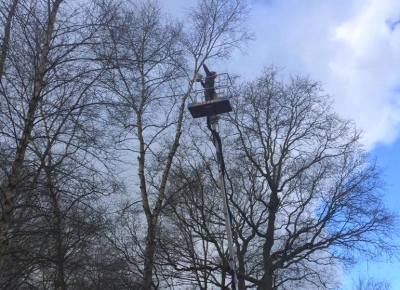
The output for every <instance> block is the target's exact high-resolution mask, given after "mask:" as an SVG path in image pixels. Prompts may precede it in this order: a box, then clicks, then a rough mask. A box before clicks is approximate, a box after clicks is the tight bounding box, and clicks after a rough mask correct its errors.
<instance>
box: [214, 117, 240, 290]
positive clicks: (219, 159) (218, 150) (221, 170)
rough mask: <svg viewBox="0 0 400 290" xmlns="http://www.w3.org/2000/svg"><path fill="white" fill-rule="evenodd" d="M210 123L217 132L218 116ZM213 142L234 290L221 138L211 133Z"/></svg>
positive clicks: (233, 259) (232, 249) (228, 212)
mask: <svg viewBox="0 0 400 290" xmlns="http://www.w3.org/2000/svg"><path fill="white" fill-rule="evenodd" d="M210 123H211V127H212V129H213V130H214V132H215V133H217V127H218V117H217V116H216V115H214V116H210ZM213 142H214V146H215V150H216V154H217V162H218V165H219V166H218V172H219V182H220V188H221V197H222V203H223V206H224V215H225V228H226V236H227V240H228V251H229V267H230V268H231V271H232V289H233V290H236V289H237V285H238V280H237V274H236V255H235V251H234V248H233V234H232V220H231V215H230V210H229V204H228V196H227V194H226V187H225V175H224V168H223V162H224V161H223V160H222V158H223V155H222V152H221V147H222V146H221V144H220V142H221V139H220V138H216V136H214V134H213Z"/></svg>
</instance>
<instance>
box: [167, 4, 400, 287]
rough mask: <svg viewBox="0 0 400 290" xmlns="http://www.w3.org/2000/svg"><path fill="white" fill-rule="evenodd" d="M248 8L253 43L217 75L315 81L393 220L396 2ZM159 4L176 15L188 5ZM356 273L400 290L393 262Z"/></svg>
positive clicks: (399, 41) (398, 97)
mask: <svg viewBox="0 0 400 290" xmlns="http://www.w3.org/2000/svg"><path fill="white" fill-rule="evenodd" d="M249 1H250V3H251V10H252V11H251V15H250V16H249V28H250V30H251V31H253V33H254V35H255V41H253V42H251V43H250V44H249V45H248V47H247V48H246V49H245V53H242V52H237V53H236V54H235V55H234V56H233V59H232V60H230V61H229V63H227V64H226V65H223V67H221V68H218V69H217V71H219V72H223V71H224V72H228V73H230V74H240V75H241V76H243V77H244V78H248V79H254V78H255V77H257V76H258V75H260V74H261V71H262V70H263V68H264V67H266V66H269V65H271V64H273V65H275V66H277V67H281V68H283V69H284V72H285V73H289V74H292V75H296V74H299V75H303V76H309V77H310V78H311V79H312V80H317V81H320V82H321V83H322V85H323V88H324V90H325V93H327V94H329V95H331V96H332V97H333V100H334V106H335V109H336V111H337V112H338V113H339V114H340V115H341V116H343V117H344V118H351V119H352V120H354V122H355V124H356V126H357V127H358V128H359V129H361V130H362V131H363V132H364V134H363V144H364V145H365V149H366V150H367V151H368V152H369V153H370V155H371V157H376V159H377V161H378V164H379V165H380V166H381V167H382V168H383V169H385V173H384V176H385V180H386V183H387V190H386V192H387V196H386V198H385V199H386V201H387V205H388V207H389V208H390V209H392V210H395V211H397V212H398V213H400V202H399V200H400V199H399V191H400V163H399V161H400V1H399V0H323V1H321V0H249ZM160 2H161V3H162V5H163V6H164V7H165V9H166V10H167V11H168V12H170V13H172V14H175V15H178V16H179V13H182V10H181V8H184V7H187V6H189V5H191V4H194V3H195V0H186V1H181V0H160ZM399 242H400V241H399ZM360 273H361V274H363V275H365V274H367V275H370V276H373V277H378V278H387V279H388V280H389V281H390V282H391V289H394V290H396V289H400V275H398V273H400V263H364V264H362V265H360V266H358V267H357V268H355V269H354V270H353V272H352V273H351V275H353V277H354V276H355V275H358V274H360ZM351 275H350V276H349V277H347V278H346V279H347V280H349V279H351V277H352V276H351Z"/></svg>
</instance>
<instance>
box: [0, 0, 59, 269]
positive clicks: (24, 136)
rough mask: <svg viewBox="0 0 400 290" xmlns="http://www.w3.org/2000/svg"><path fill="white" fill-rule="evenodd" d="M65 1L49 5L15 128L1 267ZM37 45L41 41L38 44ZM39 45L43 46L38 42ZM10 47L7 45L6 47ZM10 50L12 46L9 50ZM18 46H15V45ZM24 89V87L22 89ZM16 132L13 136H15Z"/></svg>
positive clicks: (0, 227)
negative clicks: (20, 115) (59, 10)
mask: <svg viewBox="0 0 400 290" xmlns="http://www.w3.org/2000/svg"><path fill="white" fill-rule="evenodd" d="M61 2H62V1H61V0H58V1H54V2H53V3H51V5H50V2H49V10H48V14H47V15H46V20H47V21H45V25H46V26H45V28H44V30H43V31H42V32H43V37H42V38H41V42H40V50H38V51H36V52H37V53H38V55H37V63H36V65H35V68H36V70H35V73H34V76H33V85H32V89H31V90H30V92H31V93H30V96H29V99H28V101H27V102H26V105H27V107H26V108H24V109H26V112H24V113H25V115H24V118H23V119H24V121H23V124H20V126H21V127H20V128H18V129H17V128H14V130H15V129H17V130H18V131H17V132H15V131H14V132H15V133H16V134H17V135H16V139H15V141H16V144H17V146H16V150H15V152H14V153H13V159H12V161H11V162H10V168H9V169H7V170H8V173H7V179H6V180H5V181H4V182H3V186H2V196H1V198H2V199H1V205H2V207H1V218H0V255H1V258H0V268H2V266H3V263H4V253H5V252H6V248H7V232H8V224H9V219H10V215H11V213H12V210H13V207H14V198H15V196H16V195H17V191H16V188H17V186H18V184H19V183H20V182H21V179H20V177H21V170H22V168H23V164H24V161H25V157H26V152H27V148H28V144H29V141H30V138H31V134H32V130H33V127H34V124H35V114H36V111H37V108H38V105H39V102H40V100H41V98H42V91H43V89H44V84H45V82H44V78H45V74H46V71H47V68H48V58H49V52H50V44H51V42H52V40H53V31H54V25H55V21H56V16H57V13H58V9H59V6H60V4H61ZM22 25H23V26H22V27H23V28H27V26H28V25H29V24H28V23H22ZM36 43H37V42H36ZM37 44H39V43H37ZM6 46H7V44H6ZM9 47H10V44H9V43H8V46H7V48H9ZM14 47H15V46H14ZM21 89H22V88H21ZM2 97H3V98H2V101H5V102H4V103H6V104H7V105H5V106H8V109H10V107H11V109H12V110H14V108H15V107H14V106H15V105H16V104H14V103H13V102H12V101H10V99H8V98H6V97H5V96H4V95H2ZM5 119H7V118H5ZM14 132H13V133H14Z"/></svg>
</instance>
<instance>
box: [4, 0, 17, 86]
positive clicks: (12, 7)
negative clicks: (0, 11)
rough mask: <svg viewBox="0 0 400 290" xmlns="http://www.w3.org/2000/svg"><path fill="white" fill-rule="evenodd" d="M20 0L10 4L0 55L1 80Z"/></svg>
mask: <svg viewBox="0 0 400 290" xmlns="http://www.w3.org/2000/svg"><path fill="white" fill-rule="evenodd" d="M18 2H19V0H13V1H12V3H11V5H10V10H9V11H8V14H7V19H6V24H5V27H4V34H3V35H4V37H3V43H2V44H1V55H0V80H1V79H2V77H3V71H4V63H5V62H6V58H7V52H8V44H9V42H10V33H11V23H12V20H13V18H14V15H15V11H16V10H17V5H18Z"/></svg>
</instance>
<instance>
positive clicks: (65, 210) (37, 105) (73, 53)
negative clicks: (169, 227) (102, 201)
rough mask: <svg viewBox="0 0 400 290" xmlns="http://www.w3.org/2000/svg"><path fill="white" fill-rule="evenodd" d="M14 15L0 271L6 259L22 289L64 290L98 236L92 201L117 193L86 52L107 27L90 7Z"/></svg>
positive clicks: (98, 69)
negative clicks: (17, 272) (16, 269)
mask: <svg viewBox="0 0 400 290" xmlns="http://www.w3.org/2000/svg"><path fill="white" fill-rule="evenodd" d="M15 3H16V2H15ZM63 5H64V6H63ZM17 8H18V9H16V8H15V7H14V12H13V13H15V17H14V18H15V21H14V22H13V25H12V30H10V31H9V39H7V41H8V43H7V54H5V57H6V60H5V62H4V63H5V67H4V74H3V79H2V90H1V96H0V97H1V107H0V109H1V111H0V113H1V117H2V118H1V119H2V122H4V123H2V126H1V131H0V137H1V139H2V143H1V149H2V150H1V159H2V161H4V162H2V168H1V169H2V176H1V177H2V181H1V182H2V186H1V193H2V195H1V206H2V207H1V209H2V210H1V221H0V224H1V228H0V229H1V231H0V237H1V249H0V250H1V259H0V268H1V269H2V270H3V272H2V273H5V272H6V269H4V267H3V266H4V264H5V255H6V254H9V256H11V260H10V261H8V262H9V263H8V264H7V265H10V263H12V262H15V261H18V263H20V265H21V268H20V269H24V271H21V273H22V274H23V275H22V278H21V279H22V280H21V279H20V281H23V283H25V284H26V285H28V284H29V285H31V286H30V287H34V286H33V285H36V286H37V285H40V287H42V288H43V289H44V288H46V287H47V286H46V284H48V283H50V286H49V287H52V289H65V288H66V287H67V284H68V285H72V284H73V281H72V280H73V279H75V278H73V277H76V276H78V275H77V274H76V273H77V272H78V270H79V269H82V267H83V268H84V267H86V264H84V263H78V262H77V261H78V260H85V258H87V256H86V255H88V253H87V252H85V251H86V250H87V249H90V248H91V246H92V244H93V243H94V236H95V235H97V234H98V233H99V232H101V231H100V229H99V228H100V226H99V225H100V224H101V221H102V220H101V218H100V213H99V212H98V211H97V206H96V204H97V203H98V200H99V196H102V195H106V194H109V193H110V192H113V191H114V190H116V188H117V187H115V186H114V185H115V183H114V180H113V178H112V177H113V175H112V174H111V173H112V172H113V171H115V169H114V168H112V160H111V158H110V154H109V153H110V152H109V150H108V149H110V148H111V146H110V145H109V144H107V140H111V138H110V139H109V138H107V134H106V129H107V127H106V126H104V124H105V123H104V122H103V121H105V118H104V117H105V112H104V111H102V110H103V108H102V107H101V104H102V103H103V102H102V100H101V95H100V94H98V91H97V90H96V86H95V83H96V81H97V80H98V78H99V77H100V76H101V74H102V73H103V72H104V68H103V67H102V64H101V63H97V62H96V59H95V58H94V54H93V51H92V50H93V46H96V45H100V43H99V42H98V38H97V33H98V31H99V28H100V27H101V26H102V25H104V23H105V22H106V21H107V17H106V15H98V14H96V11H94V10H95V8H96V6H95V5H94V4H93V3H92V2H86V3H85V6H84V7H83V6H82V5H81V4H79V3H77V2H74V1H70V2H62V1H21V3H20V4H19V5H18V7H17ZM10 11H11V10H10ZM97 12H98V11H97ZM10 13H11V12H10ZM10 21H11V17H10ZM7 23H9V21H7ZM5 29H7V27H6V28H5ZM111 169H112V170H111ZM10 225H12V227H10ZM72 229H73V230H72ZM13 243H15V245H13ZM83 253H84V254H83ZM44 261H45V262H44ZM7 270H8V269H7ZM85 273H87V271H85ZM74 275H75V276H74ZM40 279H42V280H40ZM39 280H40V281H39ZM71 281H72V282H71ZM2 282H3V281H2ZM2 285H4V284H2ZM36 286H35V287H36ZM16 288H17V289H18V288H19V285H17V286H16Z"/></svg>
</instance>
